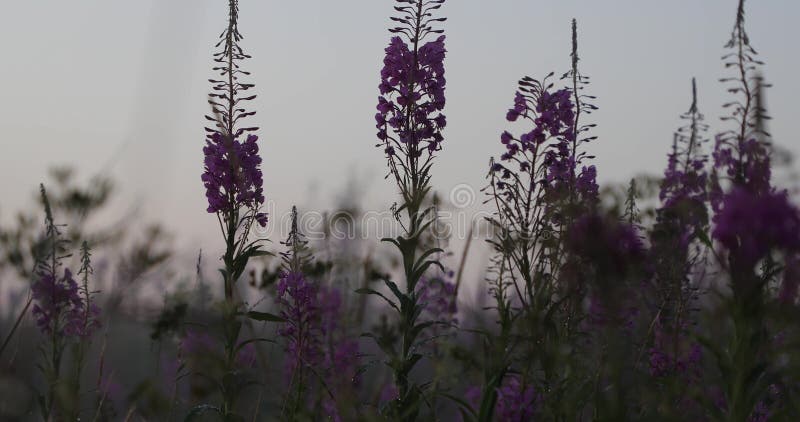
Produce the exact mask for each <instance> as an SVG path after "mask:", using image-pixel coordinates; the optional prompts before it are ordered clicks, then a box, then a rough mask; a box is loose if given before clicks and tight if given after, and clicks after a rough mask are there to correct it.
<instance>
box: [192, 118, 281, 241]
mask: <svg viewBox="0 0 800 422" xmlns="http://www.w3.org/2000/svg"><path fill="white" fill-rule="evenodd" d="M257 140H258V136H256V135H253V134H249V135H247V137H246V139H245V140H244V141H241V142H240V141H239V140H238V139H231V138H230V137H229V136H226V135H223V134H221V133H219V132H214V133H212V134H211V135H210V136H209V137H208V139H207V140H206V146H205V147H204V148H203V153H204V154H205V172H204V173H203V175H202V180H203V185H204V186H205V188H206V198H207V199H208V209H207V211H208V212H209V213H212V214H213V213H221V214H223V215H230V214H232V213H233V212H234V210H236V209H238V208H242V207H244V208H247V209H257V208H258V207H260V206H261V205H262V204H263V203H264V194H263V188H262V185H263V183H264V180H263V176H262V174H261V169H260V165H261V157H259V155H258V144H257V143H256V141H257ZM255 218H256V221H257V222H258V224H260V225H261V226H264V225H266V215H265V214H264V213H256V214H255Z"/></svg>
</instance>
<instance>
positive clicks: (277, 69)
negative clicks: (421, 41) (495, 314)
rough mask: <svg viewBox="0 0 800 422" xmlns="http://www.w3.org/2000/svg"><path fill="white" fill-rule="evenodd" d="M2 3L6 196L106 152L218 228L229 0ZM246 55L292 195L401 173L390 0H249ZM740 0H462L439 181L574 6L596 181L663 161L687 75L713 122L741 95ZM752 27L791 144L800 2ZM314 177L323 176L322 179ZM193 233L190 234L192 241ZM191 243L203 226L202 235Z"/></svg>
mask: <svg viewBox="0 0 800 422" xmlns="http://www.w3.org/2000/svg"><path fill="white" fill-rule="evenodd" d="M5 3H6V4H5V5H4V6H3V13H2V14H0V45H2V52H3V55H4V59H3V65H2V66H0V80H2V81H3V90H2V101H0V116H1V117H0V129H1V133H2V136H0V148H2V153H1V154H0V186H2V200H0V201H1V202H0V214H3V215H6V216H7V215H8V214H9V213H10V212H11V211H13V210H15V209H18V208H19V207H21V206H23V205H24V204H26V203H28V201H29V200H30V193H31V192H32V191H34V190H35V189H36V186H37V184H38V183H39V182H40V181H42V180H43V178H44V175H45V170H46V168H47V167H49V166H50V165H52V164H72V165H74V166H77V167H79V168H80V170H81V174H83V175H84V176H87V175H90V174H92V173H95V172H98V171H100V170H102V169H104V168H107V169H108V170H109V171H110V172H111V173H112V175H113V176H114V177H115V178H116V179H117V180H118V182H119V184H120V188H121V190H120V192H119V193H120V194H121V198H122V202H123V203H134V202H135V203H137V204H139V206H140V207H141V209H142V211H143V212H144V214H145V215H147V216H149V217H151V218H155V219H159V220H161V221H163V222H164V223H166V225H167V226H168V227H170V228H171V229H172V230H173V231H176V232H177V233H178V234H180V235H181V236H183V239H185V241H186V242H190V241H191V242H194V241H196V240H200V241H206V240H207V239H209V236H211V237H212V238H213V236H216V235H217V233H216V231H215V230H216V222H215V221H214V218H213V217H211V216H209V215H207V214H205V212H204V209H205V207H206V205H205V204H204V202H205V198H204V193H203V188H202V186H201V183H200V173H201V171H202V151H201V149H202V146H203V139H204V138H203V137H204V133H203V125H204V124H205V121H204V119H203V114H205V113H206V112H207V105H206V103H205V100H206V93H207V92H208V88H209V87H208V83H207V82H206V80H207V78H209V77H211V76H212V73H211V70H210V67H211V64H212V63H211V53H212V51H213V48H212V47H213V45H214V43H215V42H216V37H217V35H218V34H219V33H220V32H221V30H222V29H223V27H224V26H225V19H226V11H225V7H226V1H224V0H160V1H158V0H136V1H121V0H116V1H112V0H79V1H69V2H63V1H52V0H51V1H44V0H40V1H27V2H19V1H16V2H11V1H7V2H5ZM240 6H241V21H240V28H241V30H242V32H243V34H244V35H245V40H244V42H243V43H242V46H243V47H244V48H245V49H246V51H247V52H248V53H250V54H252V55H253V56H254V58H253V59H252V60H250V61H249V62H247V63H246V64H245V66H246V68H247V70H250V71H252V72H253V77H252V82H255V83H256V92H257V94H259V98H258V100H257V101H256V102H255V104H254V108H255V109H256V110H257V111H258V114H257V115H256V116H255V117H254V118H253V120H252V122H253V123H255V124H257V125H258V126H260V127H261V131H260V132H259V135H260V138H261V141H260V142H261V148H262V156H263V158H264V164H263V170H264V175H265V192H266V195H267V197H268V198H269V199H271V200H273V201H275V203H276V204H277V211H278V212H282V211H284V210H286V209H288V208H289V207H290V206H291V205H292V204H294V203H298V204H301V205H305V206H306V207H327V206H330V205H331V203H332V201H333V199H334V198H335V196H336V194H337V192H338V191H339V190H340V188H341V187H342V186H343V185H344V184H345V182H346V180H347V178H348V177H350V176H354V177H358V178H360V179H362V180H363V183H364V184H365V185H366V187H367V191H368V195H369V198H370V199H369V201H370V202H369V203H370V206H372V207H375V208H377V209H380V208H384V207H386V206H388V205H389V204H390V203H391V201H392V200H393V199H394V192H395V190H394V186H393V185H392V184H391V183H390V181H384V180H383V175H384V174H385V171H386V170H385V161H384V158H383V155H382V152H381V151H380V150H379V149H376V148H374V147H373V145H374V144H375V136H374V133H375V129H374V120H373V115H374V113H375V109H374V107H375V103H376V97H377V84H378V79H379V78H378V72H379V69H380V67H381V62H382V58H383V49H384V47H385V45H386V44H387V41H388V38H389V35H388V34H387V31H386V28H387V27H388V26H389V20H388V17H389V15H390V14H391V13H392V2H391V1H389V0H380V1H379V0H342V1H331V0H306V1H298V0H295V1H274V0H241V2H240ZM735 9H736V0H669V1H663V0H604V1H597V0H491V1H490V0H450V1H448V2H447V4H446V5H445V7H444V8H443V12H444V14H445V15H446V16H447V17H448V18H449V20H448V22H447V23H446V24H445V25H444V27H445V29H446V31H447V38H448V40H447V48H448V56H447V61H446V66H447V81H448V85H447V97H448V105H447V109H446V114H447V115H448V120H449V125H448V128H447V130H446V133H445V136H446V141H445V143H444V150H443V151H442V152H441V154H440V156H439V158H438V159H437V162H436V165H435V168H434V179H433V180H434V185H435V186H436V187H437V189H438V190H440V191H445V192H446V191H448V190H449V189H450V188H452V187H453V186H455V185H457V184H461V183H466V184H470V185H472V186H475V187H476V189H477V188H479V187H481V186H483V185H484V183H485V182H484V175H485V173H486V167H487V163H488V160H489V157H490V156H491V155H497V154H498V153H500V152H501V148H500V144H499V141H498V135H499V133H500V132H501V131H502V130H503V129H504V128H505V126H506V125H505V121H504V116H505V112H506V110H507V109H508V107H509V106H510V105H511V101H512V97H513V93H514V89H515V86H516V81H517V80H518V79H519V78H520V77H521V76H523V75H531V76H534V77H540V76H543V75H545V74H547V73H548V72H550V71H556V72H557V73H559V74H560V73H562V72H564V71H565V70H566V69H567V66H568V64H569V57H568V55H569V47H570V41H569V37H570V32H569V31H570V29H569V25H570V19H571V18H572V17H576V18H577V19H578V23H579V32H580V56H581V59H582V61H581V67H582V71H583V73H585V74H587V75H590V76H591V77H592V80H593V84H592V85H591V87H590V88H589V89H590V92H591V93H592V94H594V95H597V96H598V100H597V105H598V106H599V107H600V110H599V111H597V112H596V113H595V114H594V115H593V117H592V120H593V121H594V122H596V123H598V125H599V127H598V128H597V130H596V132H595V133H596V134H597V135H598V136H599V139H598V140H597V141H596V143H595V144H594V145H592V146H591V151H592V152H594V153H596V154H597V156H598V158H597V159H596V164H597V166H598V170H599V179H600V181H601V182H609V181H623V180H626V179H628V178H629V177H631V176H632V175H634V174H636V173H641V172H651V173H660V172H661V171H662V169H663V167H664V165H665V162H666V160H665V154H666V152H667V151H668V149H669V145H670V142H671V139H672V135H671V134H672V132H673V130H674V129H675V128H676V126H677V125H678V124H679V120H678V115H679V114H680V113H682V112H684V111H685V110H686V109H687V107H688V104H689V94H690V79H691V77H692V76H696V77H697V79H698V84H699V95H700V107H701V109H702V111H703V112H704V113H705V114H706V116H707V118H708V120H709V122H710V123H711V125H712V130H714V131H718V130H720V129H721V128H722V127H723V126H721V124H720V122H719V120H718V116H719V115H720V113H721V104H723V103H724V102H726V101H728V98H729V97H728V96H727V95H726V93H725V89H724V87H723V86H721V85H720V84H719V83H718V82H717V79H718V78H719V77H722V76H724V75H725V74H726V73H725V70H724V69H723V66H722V64H721V62H720V60H719V58H720V56H721V55H722V53H723V48H722V47H723V45H724V44H725V42H726V41H727V39H728V36H729V33H730V30H731V28H732V25H733V21H734V15H735ZM747 12H748V23H747V27H748V29H749V33H750V35H751V38H752V43H753V46H754V47H755V48H756V49H757V50H758V51H759V52H760V53H761V57H762V59H764V60H765V61H766V63H767V65H766V67H765V74H766V77H767V78H768V80H769V81H770V82H772V83H773V84H774V88H773V89H772V90H770V91H769V93H768V97H767V99H768V107H769V111H770V114H771V115H772V116H773V117H774V120H773V121H772V123H771V131H772V133H773V135H774V137H775V141H776V143H778V144H781V145H783V146H785V147H787V148H789V149H790V150H792V151H794V152H795V153H797V152H800V146H798V144H797V143H796V142H795V139H794V133H793V131H792V126H791V125H792V124H793V123H795V122H794V121H793V119H794V118H795V115H794V114H795V112H796V111H797V106H796V103H793V101H797V99H798V98H800V82H798V80H797V75H798V73H799V72H798V68H799V67H800V58H799V57H798V55H797V54H796V51H797V50H796V49H797V46H796V44H797V41H798V40H800V25H798V23H800V2H798V1H796V0H761V1H755V0H751V1H750V2H749V4H748V7H747ZM310 187H311V189H309V188H310ZM187 244H188V243H187ZM192 245H195V244H194V243H192Z"/></svg>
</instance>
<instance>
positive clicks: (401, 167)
mask: <svg viewBox="0 0 800 422" xmlns="http://www.w3.org/2000/svg"><path fill="white" fill-rule="evenodd" d="M395 2H396V6H395V7H394V9H395V11H396V12H397V16H395V17H392V20H393V21H394V22H396V23H397V24H398V26H397V27H394V28H392V29H390V32H391V33H393V34H395V36H394V37H392V39H391V41H390V43H389V46H388V47H387V48H386V57H385V59H384V67H383V69H382V70H381V83H380V85H379V90H380V97H379V98H378V106H377V109H378V113H377V114H376V116H375V118H376V121H377V128H378V139H379V140H380V143H379V144H378V145H379V146H380V147H382V148H383V150H384V152H385V154H386V159H387V162H388V166H389V174H390V176H392V177H393V178H394V179H395V182H396V184H397V187H398V189H399V190H400V194H401V198H402V202H401V204H400V206H399V207H397V208H396V209H394V212H395V216H396V217H397V219H398V221H399V222H400V224H401V226H402V228H403V234H402V235H400V236H398V237H396V238H387V239H383V240H384V241H387V242H391V243H392V244H394V245H395V246H396V247H397V249H398V251H399V252H400V255H401V257H402V263H403V275H404V278H405V290H404V291H401V290H400V287H399V286H398V285H397V284H396V283H395V282H393V281H391V280H388V279H386V280H384V281H385V284H386V286H387V287H388V288H389V289H390V291H391V292H392V296H393V297H394V299H395V300H391V299H388V298H387V301H389V303H390V304H391V306H392V307H393V308H394V309H395V310H396V311H397V313H398V317H399V336H400V344H399V347H395V346H394V345H387V344H383V349H384V352H385V353H386V354H387V355H388V361H387V364H388V365H389V367H390V368H391V370H392V373H393V376H394V384H395V387H396V390H397V393H398V395H397V398H396V399H395V400H392V401H391V402H390V403H389V406H388V408H387V409H386V413H387V414H388V415H390V416H391V417H393V418H395V419H397V420H415V419H416V418H417V415H418V413H419V410H420V403H421V402H422V400H423V395H424V394H425V393H424V391H423V387H422V386H421V385H419V384H417V383H415V382H414V381H413V380H412V379H411V377H410V373H411V371H412V370H413V368H414V367H415V366H416V364H417V363H418V362H419V361H420V359H421V358H422V354H420V353H419V350H418V347H419V344H418V336H419V335H420V333H421V332H422V330H423V329H424V328H425V327H427V326H430V325H432V324H433V323H435V322H432V321H425V322H420V320H419V315H420V313H421V312H422V310H423V304H422V303H421V302H420V301H419V297H418V293H417V288H416V287H417V283H418V282H419V280H420V279H421V277H422V276H423V275H424V274H425V272H426V271H427V270H428V268H430V267H431V266H439V267H441V264H439V262H438V260H437V258H436V255H437V254H438V253H440V252H442V250H441V249H439V248H430V249H424V248H423V244H422V242H421V236H422V235H423V233H424V232H425V231H426V230H428V228H429V227H430V226H431V224H432V223H433V222H434V219H435V215H433V214H434V213H435V210H434V208H433V207H429V206H427V205H426V204H427V203H428V202H427V201H426V200H427V198H428V196H429V192H430V189H431V188H430V177H431V175H430V169H431V166H432V164H433V158H434V156H435V153H436V152H437V151H439V150H440V149H441V144H442V141H443V140H444V138H443V136H442V133H441V132H442V129H444V127H445V125H446V118H445V116H444V115H443V114H442V113H441V112H442V110H443V109H444V105H445V97H444V90H445V79H444V57H445V46H444V41H445V37H444V35H441V34H442V33H443V31H442V30H441V29H437V28H436V27H435V25H436V24H438V23H441V22H443V21H445V18H438V17H434V13H435V12H436V11H437V10H438V9H440V8H441V7H442V4H443V3H444V0H395ZM403 213H404V214H405V219H403V218H402V217H401V215H402V214H403ZM421 248H423V249H422V250H421ZM442 271H444V268H442ZM361 292H362V293H374V294H378V293H377V292H374V291H371V290H368V289H362V290H361Z"/></svg>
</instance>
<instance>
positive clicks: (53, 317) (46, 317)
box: [31, 268, 83, 335]
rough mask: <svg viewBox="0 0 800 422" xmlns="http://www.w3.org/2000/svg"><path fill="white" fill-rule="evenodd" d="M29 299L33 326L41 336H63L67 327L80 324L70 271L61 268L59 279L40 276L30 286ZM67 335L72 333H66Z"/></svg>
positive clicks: (78, 307) (75, 290)
mask: <svg viewBox="0 0 800 422" xmlns="http://www.w3.org/2000/svg"><path fill="white" fill-rule="evenodd" d="M31 290H32V292H33V300H34V301H35V302H36V304H35V305H34V306H33V315H34V317H35V318H36V325H37V326H38V327H39V330H41V331H42V332H43V333H46V334H52V333H54V332H55V333H56V334H58V335H62V334H67V332H65V330H66V328H67V327H68V326H74V325H75V324H79V323H80V322H82V315H81V312H80V310H81V308H82V307H83V301H82V300H81V297H80V294H79V291H78V283H77V282H76V281H75V279H74V278H73V277H72V272H71V271H70V270H69V269H68V268H65V269H64V273H63V275H62V276H60V277H58V276H56V275H55V274H42V275H41V277H40V278H39V280H38V281H37V282H36V283H34V284H33V286H32V287H31ZM69 334H75V333H74V332H72V330H69Z"/></svg>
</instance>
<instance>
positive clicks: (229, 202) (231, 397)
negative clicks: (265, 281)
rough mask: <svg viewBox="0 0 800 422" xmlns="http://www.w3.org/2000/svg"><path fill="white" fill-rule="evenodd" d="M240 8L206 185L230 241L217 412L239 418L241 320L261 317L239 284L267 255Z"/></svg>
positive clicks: (220, 59) (232, 1)
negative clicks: (258, 233) (246, 303)
mask: <svg viewBox="0 0 800 422" xmlns="http://www.w3.org/2000/svg"><path fill="white" fill-rule="evenodd" d="M238 19H239V6H238V1H237V0H229V2H228V26H227V28H225V30H224V31H223V32H222V34H221V35H220V38H219V42H218V43H217V45H216V47H218V48H219V51H217V52H216V53H215V54H214V62H215V63H216V66H215V67H214V68H213V70H214V71H215V72H218V74H219V77H220V79H210V80H209V81H210V82H211V83H212V91H211V93H210V94H209V104H210V105H211V110H212V115H209V116H206V119H207V120H209V121H211V122H213V123H214V125H213V126H212V127H210V128H208V127H207V128H206V132H207V135H206V145H205V147H204V148H203V153H204V155H205V169H204V172H203V175H202V181H203V185H204V186H205V189H206V198H207V199H208V209H207V211H208V212H209V213H212V214H216V216H217V219H218V221H219V227H220V231H221V233H222V237H223V239H224V242H225V252H224V254H223V256H222V261H223V264H224V268H222V269H220V272H221V273H222V278H223V287H224V297H225V300H224V303H223V311H222V319H223V343H224V349H225V364H224V372H225V374H224V375H223V377H222V379H221V380H220V381H221V383H220V384H219V385H220V390H221V394H222V405H221V407H219V408H214V411H216V412H218V413H220V414H222V415H223V416H224V417H226V418H227V417H233V415H235V413H234V408H235V403H236V399H237V396H238V393H239V390H240V388H239V387H240V383H238V382H236V381H235V379H236V378H237V376H238V372H237V370H236V358H237V354H238V353H239V351H240V350H241V343H240V342H239V340H238V339H239V334H240V330H241V326H242V322H241V320H240V316H242V315H248V316H251V317H252V316H254V315H259V314H258V313H252V312H243V310H242V304H241V303H240V302H239V300H238V299H237V298H236V297H235V294H234V291H235V284H236V282H237V280H238V279H239V277H240V276H241V275H242V273H243V272H244V270H245V267H246V266H247V263H248V260H249V259H250V258H252V257H254V256H259V255H264V254H265V252H264V251H262V250H260V248H261V245H260V244H259V242H258V240H255V241H250V240H249V235H250V231H251V228H252V227H253V225H254V224H259V225H261V226H265V225H266V223H267V216H266V214H265V213H263V212H261V211H260V210H259V208H260V207H261V205H262V204H263V203H264V195H263V188H262V184H263V176H262V173H261V169H260V165H261V157H259V155H258V151H259V148H258V144H257V140H258V137H257V136H256V135H255V134H254V133H253V132H255V131H256V130H257V129H258V128H257V127H249V126H244V125H243V121H244V119H246V118H247V117H250V116H252V115H254V114H255V111H249V110H247V108H246V104H247V102H249V101H251V100H253V99H254V98H255V97H256V96H255V95H247V91H249V90H250V89H251V88H253V86H254V85H253V84H251V83H247V82H244V81H243V80H242V77H244V76H247V75H249V72H246V71H244V70H242V68H241V62H242V61H243V60H244V59H247V58H250V56H249V55H247V54H245V53H244V50H243V49H242V48H241V47H240V45H239V42H240V41H241V40H242V38H243V37H242V35H241V33H240V32H239V23H238Z"/></svg>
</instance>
